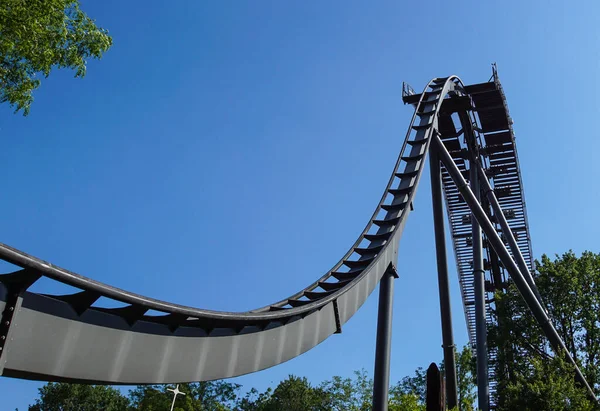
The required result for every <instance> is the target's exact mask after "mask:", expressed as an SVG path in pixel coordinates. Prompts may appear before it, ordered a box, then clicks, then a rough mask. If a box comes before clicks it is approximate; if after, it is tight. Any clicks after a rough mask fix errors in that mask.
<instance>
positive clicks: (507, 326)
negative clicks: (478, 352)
mask: <svg viewBox="0 0 600 411" xmlns="http://www.w3.org/2000/svg"><path fill="white" fill-rule="evenodd" d="M536 266H537V272H536V273H535V281H536V284H537V286H538V289H539V291H540V294H541V295H542V296H543V299H544V303H545V306H546V308H547V309H548V315H549V317H550V318H551V320H552V322H553V324H554V325H555V328H556V330H557V331H558V333H559V335H560V336H561V338H562V339H563V340H564V341H565V344H566V346H567V348H568V349H569V351H570V352H571V355H572V356H573V357H574V358H575V360H576V362H577V364H578V366H579V367H580V368H581V370H582V372H583V374H584V375H585V377H586V379H587V380H588V382H589V384H590V386H592V387H593V389H594V390H595V392H596V395H598V394H599V393H600V378H599V377H600V376H599V365H600V363H599V361H600V339H599V337H600V311H599V309H600V255H599V254H594V253H591V252H587V251H586V252H584V253H583V254H582V255H581V257H579V258H578V257H577V256H576V255H575V254H574V253H573V252H572V251H569V252H568V253H565V254H563V255H562V256H558V255H557V256H556V259H555V260H551V259H550V258H549V257H548V256H546V255H543V256H542V261H541V262H539V261H536ZM495 298H496V314H497V318H498V324H497V326H496V327H491V328H490V330H489V336H488V339H489V342H490V347H491V348H492V349H494V350H496V351H497V353H498V355H497V361H496V363H495V364H493V366H494V367H495V369H496V378H497V380H498V386H497V397H498V405H499V408H500V409H506V410H508V409H535V410H540V411H543V410H554V409H586V408H587V407H588V406H589V403H588V402H587V399H585V396H582V394H584V393H585V391H583V389H582V388H581V387H578V386H577V385H576V384H575V382H574V379H573V370H572V369H570V367H568V366H567V364H566V363H565V362H564V361H563V360H562V358H560V357H556V355H555V353H554V352H553V350H552V349H551V347H550V346H549V343H548V341H547V339H546V338H545V336H544V334H543V333H542V331H541V328H540V326H539V324H537V322H536V321H535V320H534V318H533V316H532V315H531V313H530V311H529V309H528V308H527V306H526V305H525V303H524V302H523V300H522V298H521V296H520V294H519V293H518V291H517V289H516V287H515V286H514V285H513V284H510V285H509V287H508V289H507V290H506V292H504V293H497V294H496V297H495ZM551 393H555V394H556V393H562V394H563V395H562V396H561V395H558V396H557V395H551ZM565 404H574V407H573V408H568V407H567V406H566V405H565ZM527 407H529V408H527ZM569 407H571V405H569Z"/></svg>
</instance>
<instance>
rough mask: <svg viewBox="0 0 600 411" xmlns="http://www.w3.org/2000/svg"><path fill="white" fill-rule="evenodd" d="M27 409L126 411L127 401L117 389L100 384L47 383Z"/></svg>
mask: <svg viewBox="0 0 600 411" xmlns="http://www.w3.org/2000/svg"><path fill="white" fill-rule="evenodd" d="M39 393H40V398H39V399H37V400H36V401H35V404H34V405H30V406H29V411H97V410H105V411H126V410H127V405H128V403H129V401H128V400H127V398H126V397H125V396H123V395H122V394H121V393H120V392H119V391H117V390H115V389H114V388H111V387H105V386H101V385H95V386H94V385H83V384H65V383H48V384H46V385H44V386H43V387H42V388H40V389H39Z"/></svg>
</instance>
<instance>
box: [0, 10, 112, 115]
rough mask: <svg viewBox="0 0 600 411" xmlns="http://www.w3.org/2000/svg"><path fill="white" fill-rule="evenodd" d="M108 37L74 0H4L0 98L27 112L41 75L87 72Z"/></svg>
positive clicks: (104, 48)
mask: <svg viewBox="0 0 600 411" xmlns="http://www.w3.org/2000/svg"><path fill="white" fill-rule="evenodd" d="M111 45H112V38H111V37H110V36H109V35H108V32H107V31H106V30H105V29H102V28H99V27H97V26H96V24H95V23H94V20H92V19H91V18H90V17H88V16H87V15H86V14H85V13H84V12H83V11H82V10H81V9H80V8H79V1H78V0H2V3H1V5H0V102H2V103H5V102H8V103H9V104H10V106H12V107H14V108H15V112H18V111H22V112H23V114H24V115H27V114H28V113H29V110H30V107H31V103H32V102H33V90H35V89H36V88H38V87H39V85H40V79H39V77H40V76H45V77H48V75H49V74H50V72H51V70H52V69H53V68H55V67H57V68H68V69H72V70H74V71H75V77H83V76H84V75H85V73H86V62H87V59H89V58H100V57H101V56H102V54H103V53H104V52H106V51H107V50H108V49H109V48H110V46H111Z"/></svg>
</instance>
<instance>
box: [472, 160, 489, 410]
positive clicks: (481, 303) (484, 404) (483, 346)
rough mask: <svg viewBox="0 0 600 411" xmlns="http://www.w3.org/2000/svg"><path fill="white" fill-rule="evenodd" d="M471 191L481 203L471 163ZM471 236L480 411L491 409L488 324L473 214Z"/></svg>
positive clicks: (476, 230) (476, 178)
mask: <svg viewBox="0 0 600 411" xmlns="http://www.w3.org/2000/svg"><path fill="white" fill-rule="evenodd" d="M469 179H470V180H471V191H473V194H474V195H475V199H476V200H477V202H478V203H479V202H480V200H481V199H480V195H481V194H480V193H481V190H480V189H479V176H478V170H477V166H476V165H475V164H474V163H473V161H471V164H470V168H469ZM471 227H472V230H471V236H472V240H473V282H474V289H475V338H476V344H477V403H478V407H479V410H481V411H488V409H489V397H490V393H489V382H488V354H487V324H486V321H485V276H484V271H483V254H482V242H481V227H480V226H479V223H478V222H477V219H476V218H475V215H474V214H473V213H471Z"/></svg>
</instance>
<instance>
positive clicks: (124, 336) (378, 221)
mask: <svg viewBox="0 0 600 411" xmlns="http://www.w3.org/2000/svg"><path fill="white" fill-rule="evenodd" d="M402 95H403V101H404V103H405V104H411V105H413V106H414V108H415V111H414V114H413V116H412V118H411V121H410V124H409V126H408V131H407V134H406V137H405V140H404V143H403V145H402V148H401V150H400V154H399V157H398V160H397V162H396V164H395V166H394V168H393V171H392V174H391V177H390V179H389V181H388V182H387V185H386V187H385V189H384V191H383V195H382V197H381V199H380V200H379V203H378V204H377V206H376V207H375V211H374V212H373V215H372V216H371V218H370V219H369V220H368V223H367V225H366V226H365V228H364V229H363V231H362V233H361V234H360V236H359V237H358V239H357V240H356V241H355V242H354V244H353V245H352V246H351V247H350V248H349V249H348V251H347V252H346V253H345V254H344V255H343V256H342V257H341V259H340V260H339V261H338V262H337V263H336V264H335V265H334V266H333V267H332V268H331V269H329V270H328V271H327V272H326V273H325V274H324V275H322V276H321V277H320V278H318V279H317V280H316V281H315V282H313V283H312V284H310V285H308V286H307V287H306V288H304V289H302V290H300V291H298V292H297V293H295V294H294V295H292V296H290V297H288V298H285V299H283V300H281V301H278V302H275V303H273V304H269V305H267V306H265V307H262V308H258V309H255V310H251V311H247V312H218V311H211V310H206V309H199V308H194V307H188V306H183V305H178V304H174V303H170V302H165V301H160V300H156V299H152V298H149V297H145V296H142V295H138V294H134V293H132V292H128V291H125V290H121V289H118V288H115V287H112V286H110V285H106V284H103V283H101V282H99V281H96V280H93V279H90V278H87V277H84V276H82V275H79V274H77V273H74V272H71V271H68V270H66V269H63V268H60V267H57V266H55V265H53V264H51V263H49V262H46V261H43V260H40V259H38V258H35V257H33V256H31V255H29V254H26V253H24V252H22V251H19V250H17V249H14V248H11V247H9V246H7V245H4V244H0V259H2V260H4V261H5V262H7V263H9V264H7V265H12V266H14V269H13V270H11V272H8V273H5V274H2V275H0V312H1V313H2V316H1V321H2V322H1V324H0V375H3V376H7V377H14V378H24V379H33V380H48V381H67V382H78V383H99V384H163V383H179V382H186V381H189V382H191V381H207V380H214V379H221V378H229V377H234V376H239V375H243V374H248V373H252V372H256V371H259V370H263V369H266V368H269V367H273V366H275V365H277V364H280V363H283V362H285V361H288V360H290V359H292V358H294V357H296V356H299V355H301V354H302V353H304V352H306V351H308V350H310V349H311V348H313V347H315V346H316V345H318V344H319V343H321V342H322V341H323V340H325V339H326V338H328V337H330V336H331V335H332V334H335V333H340V332H341V331H342V327H343V326H344V325H345V324H346V322H348V320H349V319H350V318H351V317H352V316H353V315H354V313H356V312H357V310H358V309H359V308H360V307H361V305H362V304H363V303H364V302H365V300H366V299H367V298H368V297H369V295H370V294H371V293H372V292H373V290H374V289H375V288H376V287H377V285H378V283H380V282H381V289H380V310H379V324H378V336H377V340H378V343H377V345H378V352H377V357H378V359H377V360H376V388H375V389H376V390H377V385H378V381H379V385H380V386H383V385H385V386H386V387H387V385H388V384H387V381H388V380H387V379H386V378H388V377H386V375H385V374H386V373H387V374H388V375H389V339H390V334H391V331H390V327H389V324H390V321H389V320H390V316H389V311H390V307H391V293H392V290H393V288H392V287H391V284H393V278H394V277H395V265H396V264H397V253H398V246H399V241H400V238H401V236H402V232H403V229H404V226H405V224H406V221H407V219H408V215H409V214H410V212H411V211H412V202H413V199H414V196H415V193H416V191H417V187H418V184H419V180H420V178H421V174H422V172H423V168H424V164H425V160H426V158H427V156H428V155H429V157H430V167H431V179H432V199H433V203H434V204H433V205H434V210H433V211H434V226H435V230H436V251H437V259H438V261H437V262H438V276H439V281H440V282H439V284H440V302H441V313H442V331H443V340H444V358H445V361H446V364H447V366H448V367H447V371H446V379H447V389H448V390H449V392H451V391H452V384H455V383H454V382H453V378H455V377H453V375H452V374H453V373H454V372H455V371H454V368H453V367H454V365H453V364H454V360H453V358H454V346H453V337H452V326H451V318H450V310H449V301H448V279H447V267H446V254H445V248H446V247H445V243H444V236H445V234H444V229H445V228H444V227H445V224H444V216H443V214H442V213H443V211H442V210H443V204H442V200H441V199H442V196H443V197H444V198H445V209H446V212H447V219H448V221H449V227H450V231H451V238H452V243H453V248H454V254H455V257H456V266H457V270H458V277H459V282H460V289H461V295H462V302H463V306H464V311H465V318H466V322H467V328H468V332H469V339H470V343H471V345H472V347H473V348H474V349H475V350H476V351H477V359H478V377H479V379H478V381H479V397H480V399H479V401H480V408H482V409H489V408H488V407H491V408H493V405H494V387H495V371H496V369H497V367H496V366H495V365H494V364H495V356H496V353H495V352H493V351H492V350H490V351H488V350H487V347H486V326H487V325H489V324H495V322H496V319H495V318H494V315H493V308H494V307H493V305H494V300H493V293H494V292H495V291H497V290H502V289H505V287H506V286H507V284H508V282H509V281H513V282H514V283H515V285H516V286H517V288H518V289H519V291H520V292H521V294H522V296H523V298H524V299H525V301H526V302H527V304H528V306H529V307H530V309H531V311H532V314H533V315H534V316H535V318H536V319H537V320H538V322H539V323H540V325H541V327H542V328H543V330H544V332H545V334H546V335H547V337H548V338H549V340H550V343H551V345H552V346H553V348H554V349H555V350H562V351H564V352H566V353H567V356H568V357H569V358H570V356H569V355H568V351H567V350H566V348H565V346H564V343H563V342H562V340H561V339H560V337H559V336H558V334H557V333H556V330H555V329H554V327H553V326H552V324H551V322H550V320H549V318H548V316H547V314H546V310H545V308H544V306H543V303H542V300H541V298H540V295H539V293H538V292H537V288H536V287H535V283H534V280H533V276H532V272H533V270H534V267H533V259H532V258H533V256H532V249H531V239H530V235H529V226H528V222H527V211H526V206H525V197H524V191H523V182H522V178H521V173H520V168H519V161H518V156H517V149H516V144H515V135H514V132H513V128H512V120H511V117H510V115H509V111H508V107H507V103H506V98H505V95H504V92H503V89H502V86H501V84H500V81H499V78H498V73H497V70H496V68H495V66H494V70H493V74H492V77H491V79H490V80H489V81H487V82H484V83H478V84H472V85H464V84H463V83H462V81H461V80H460V79H459V78H458V77H457V76H449V77H443V78H434V79H433V80H431V81H430V82H429V83H428V84H427V86H426V87H425V89H424V90H423V92H421V93H416V92H414V91H413V89H412V88H411V87H410V86H408V85H407V84H404V85H403V93H402ZM42 277H46V278H48V279H51V280H53V281H57V282H60V283H63V284H66V285H69V286H71V287H74V288H76V289H77V290H79V291H77V292H75V293H71V294H66V295H55V294H45V293H40V292H32V291H28V289H29V288H30V287H31V286H32V285H33V284H34V283H36V282H37V281H38V280H40V278H42ZM386 293H387V294H386ZM386 295H387V297H386ZM101 297H102V298H101ZM386 298H387V299H386ZM106 299H109V300H113V301H114V302H118V303H119V304H120V305H122V306H121V307H119V308H110V307H106V306H103V304H101V303H100V302H101V301H102V300H104V301H106ZM104 305H105V304H104ZM386 324H387V325H386ZM339 338H343V337H339ZM386 342H387V344H386ZM377 364H379V365H377ZM378 367H379V371H378ZM576 370H577V376H576V377H577V379H578V381H580V383H582V384H583V385H584V386H585V387H586V388H587V389H588V391H589V392H591V389H590V388H589V386H588V385H587V383H586V382H585V379H584V378H583V375H581V372H579V370H578V369H576ZM377 374H381V375H383V377H382V378H383V379H378V377H377ZM488 380H489V382H488ZM382 389H383V390H384V391H382V395H387V388H382ZM488 390H489V391H488ZM449 395H450V396H449V397H448V402H449V405H451V402H452V398H451V396H452V394H449ZM385 407H386V406H385V405H374V409H386V408H385Z"/></svg>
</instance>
